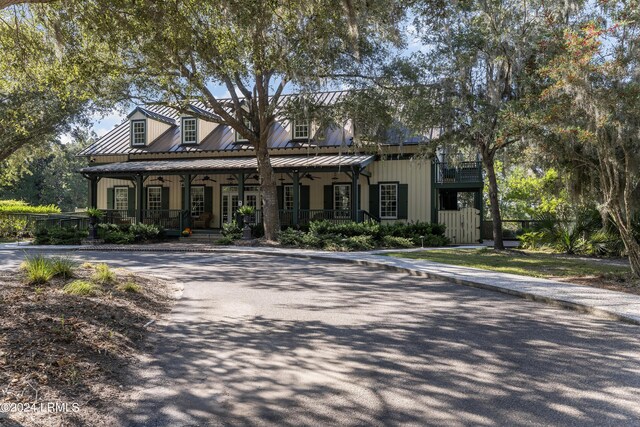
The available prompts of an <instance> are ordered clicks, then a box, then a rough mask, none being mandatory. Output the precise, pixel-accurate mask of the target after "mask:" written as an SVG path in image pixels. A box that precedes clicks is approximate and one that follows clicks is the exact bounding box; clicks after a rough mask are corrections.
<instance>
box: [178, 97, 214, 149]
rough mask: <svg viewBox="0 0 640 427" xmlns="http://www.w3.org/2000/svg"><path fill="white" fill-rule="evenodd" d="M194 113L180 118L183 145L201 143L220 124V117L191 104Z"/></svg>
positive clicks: (190, 107)
mask: <svg viewBox="0 0 640 427" xmlns="http://www.w3.org/2000/svg"><path fill="white" fill-rule="evenodd" d="M188 109H189V110H190V111H191V113H192V114H189V113H187V114H183V115H182V117H181V118H180V131H181V141H182V144H183V145H198V144H200V143H201V142H202V141H203V140H204V139H205V138H206V137H207V136H208V135H209V134H210V133H211V132H213V130H214V129H215V128H216V126H218V123H217V121H218V120H219V117H218V116H217V115H215V114H212V113H210V112H209V111H207V110H204V109H202V108H199V107H197V106H195V105H191V104H190V105H189V107H188Z"/></svg>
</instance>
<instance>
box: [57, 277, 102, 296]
mask: <svg viewBox="0 0 640 427" xmlns="http://www.w3.org/2000/svg"><path fill="white" fill-rule="evenodd" d="M62 290H63V291H64V292H65V293H67V294H70V295H82V296H92V295H96V294H97V293H98V290H99V288H98V286H97V285H96V284H95V283H91V282H88V281H86V280H74V281H73V282H71V283H67V284H66V285H65V286H64V288H62Z"/></svg>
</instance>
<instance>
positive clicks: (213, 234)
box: [180, 230, 222, 243]
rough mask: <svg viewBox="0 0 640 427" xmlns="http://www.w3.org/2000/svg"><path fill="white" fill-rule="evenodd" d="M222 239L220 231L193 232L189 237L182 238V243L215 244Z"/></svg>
mask: <svg viewBox="0 0 640 427" xmlns="http://www.w3.org/2000/svg"><path fill="white" fill-rule="evenodd" d="M220 238H222V233H221V231H220V230H193V232H192V234H191V236H189V237H182V236H180V242H185V243H189V242H192V243H208V242H214V241H216V240H218V239H220Z"/></svg>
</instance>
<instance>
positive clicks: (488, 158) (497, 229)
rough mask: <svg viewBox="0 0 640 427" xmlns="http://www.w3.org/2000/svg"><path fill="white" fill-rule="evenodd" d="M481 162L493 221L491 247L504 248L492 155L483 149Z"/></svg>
mask: <svg viewBox="0 0 640 427" xmlns="http://www.w3.org/2000/svg"><path fill="white" fill-rule="evenodd" d="M482 162H483V163H484V167H485V168H487V177H488V178H489V206H490V209H491V218H492V222H493V248H494V249H497V250H504V242H503V240H502V217H501V216H500V204H499V202H498V180H497V178H496V170H495V167H494V158H493V156H492V155H486V154H485V153H484V151H483V153H482Z"/></svg>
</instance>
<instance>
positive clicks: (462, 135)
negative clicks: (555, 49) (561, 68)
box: [414, 0, 571, 249]
mask: <svg viewBox="0 0 640 427" xmlns="http://www.w3.org/2000/svg"><path fill="white" fill-rule="evenodd" d="M569 3H570V2H564V1H557V2H554V1H551V2H548V1H543V0H532V1H527V2H522V1H519V0H518V1H516V0H488V1H484V0H482V1H480V0H469V1H456V2H449V3H446V5H433V4H432V3H431V2H426V3H423V4H422V6H421V7H420V9H419V10H418V11H417V14H416V28H417V29H418V31H419V34H421V35H422V41H423V44H424V48H425V51H426V53H425V54H423V55H421V58H420V55H416V57H415V58H416V59H414V60H417V58H420V61H421V62H420V64H421V65H420V67H422V70H421V73H422V74H423V75H424V79H425V81H424V83H426V84H427V85H428V87H429V90H430V91H431V93H432V96H431V99H432V100H434V101H432V102H431V103H432V104H433V105H430V106H429V108H424V109H420V110H415V109H414V110H415V111H416V114H418V116H417V117H416V118H415V119H414V122H420V121H423V122H431V123H433V124H435V123H441V124H443V126H444V133H443V134H442V135H441V137H440V139H439V141H438V142H439V143H443V142H446V141H450V142H451V143H454V144H462V145H464V146H467V147H469V146H471V147H474V148H475V149H477V151H478V152H479V154H480V156H481V158H482V163H483V165H484V168H485V170H486V173H487V179H488V187H489V201H490V208H491V209H490V210H491V218H492V221H493V239H494V247H495V248H496V249H504V244H503V238H502V218H501V212H500V205H499V199H498V191H499V188H498V180H497V178H496V171H495V159H496V153H498V152H500V151H501V150H505V149H507V148H508V147H510V146H513V145H514V144H516V143H518V142H524V141H526V140H527V137H528V136H529V132H530V131H531V130H532V129H534V126H532V123H530V118H529V111H530V109H531V100H532V99H534V98H535V94H536V93H537V91H538V90H539V87H538V85H537V83H536V82H535V75H536V70H537V68H538V67H539V66H540V63H541V57H543V56H544V55H545V54H546V49H547V47H546V46H544V45H543V41H544V40H545V39H546V36H547V35H548V34H549V33H550V32H552V31H554V30H555V29H557V27H558V26H559V25H562V24H563V23H564V22H566V19H567V16H568V14H569V12H570V10H571V9H570V8H568V7H567V6H566V5H567V4H569ZM429 115H431V117H428V116H429ZM434 118H435V119H434Z"/></svg>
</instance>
